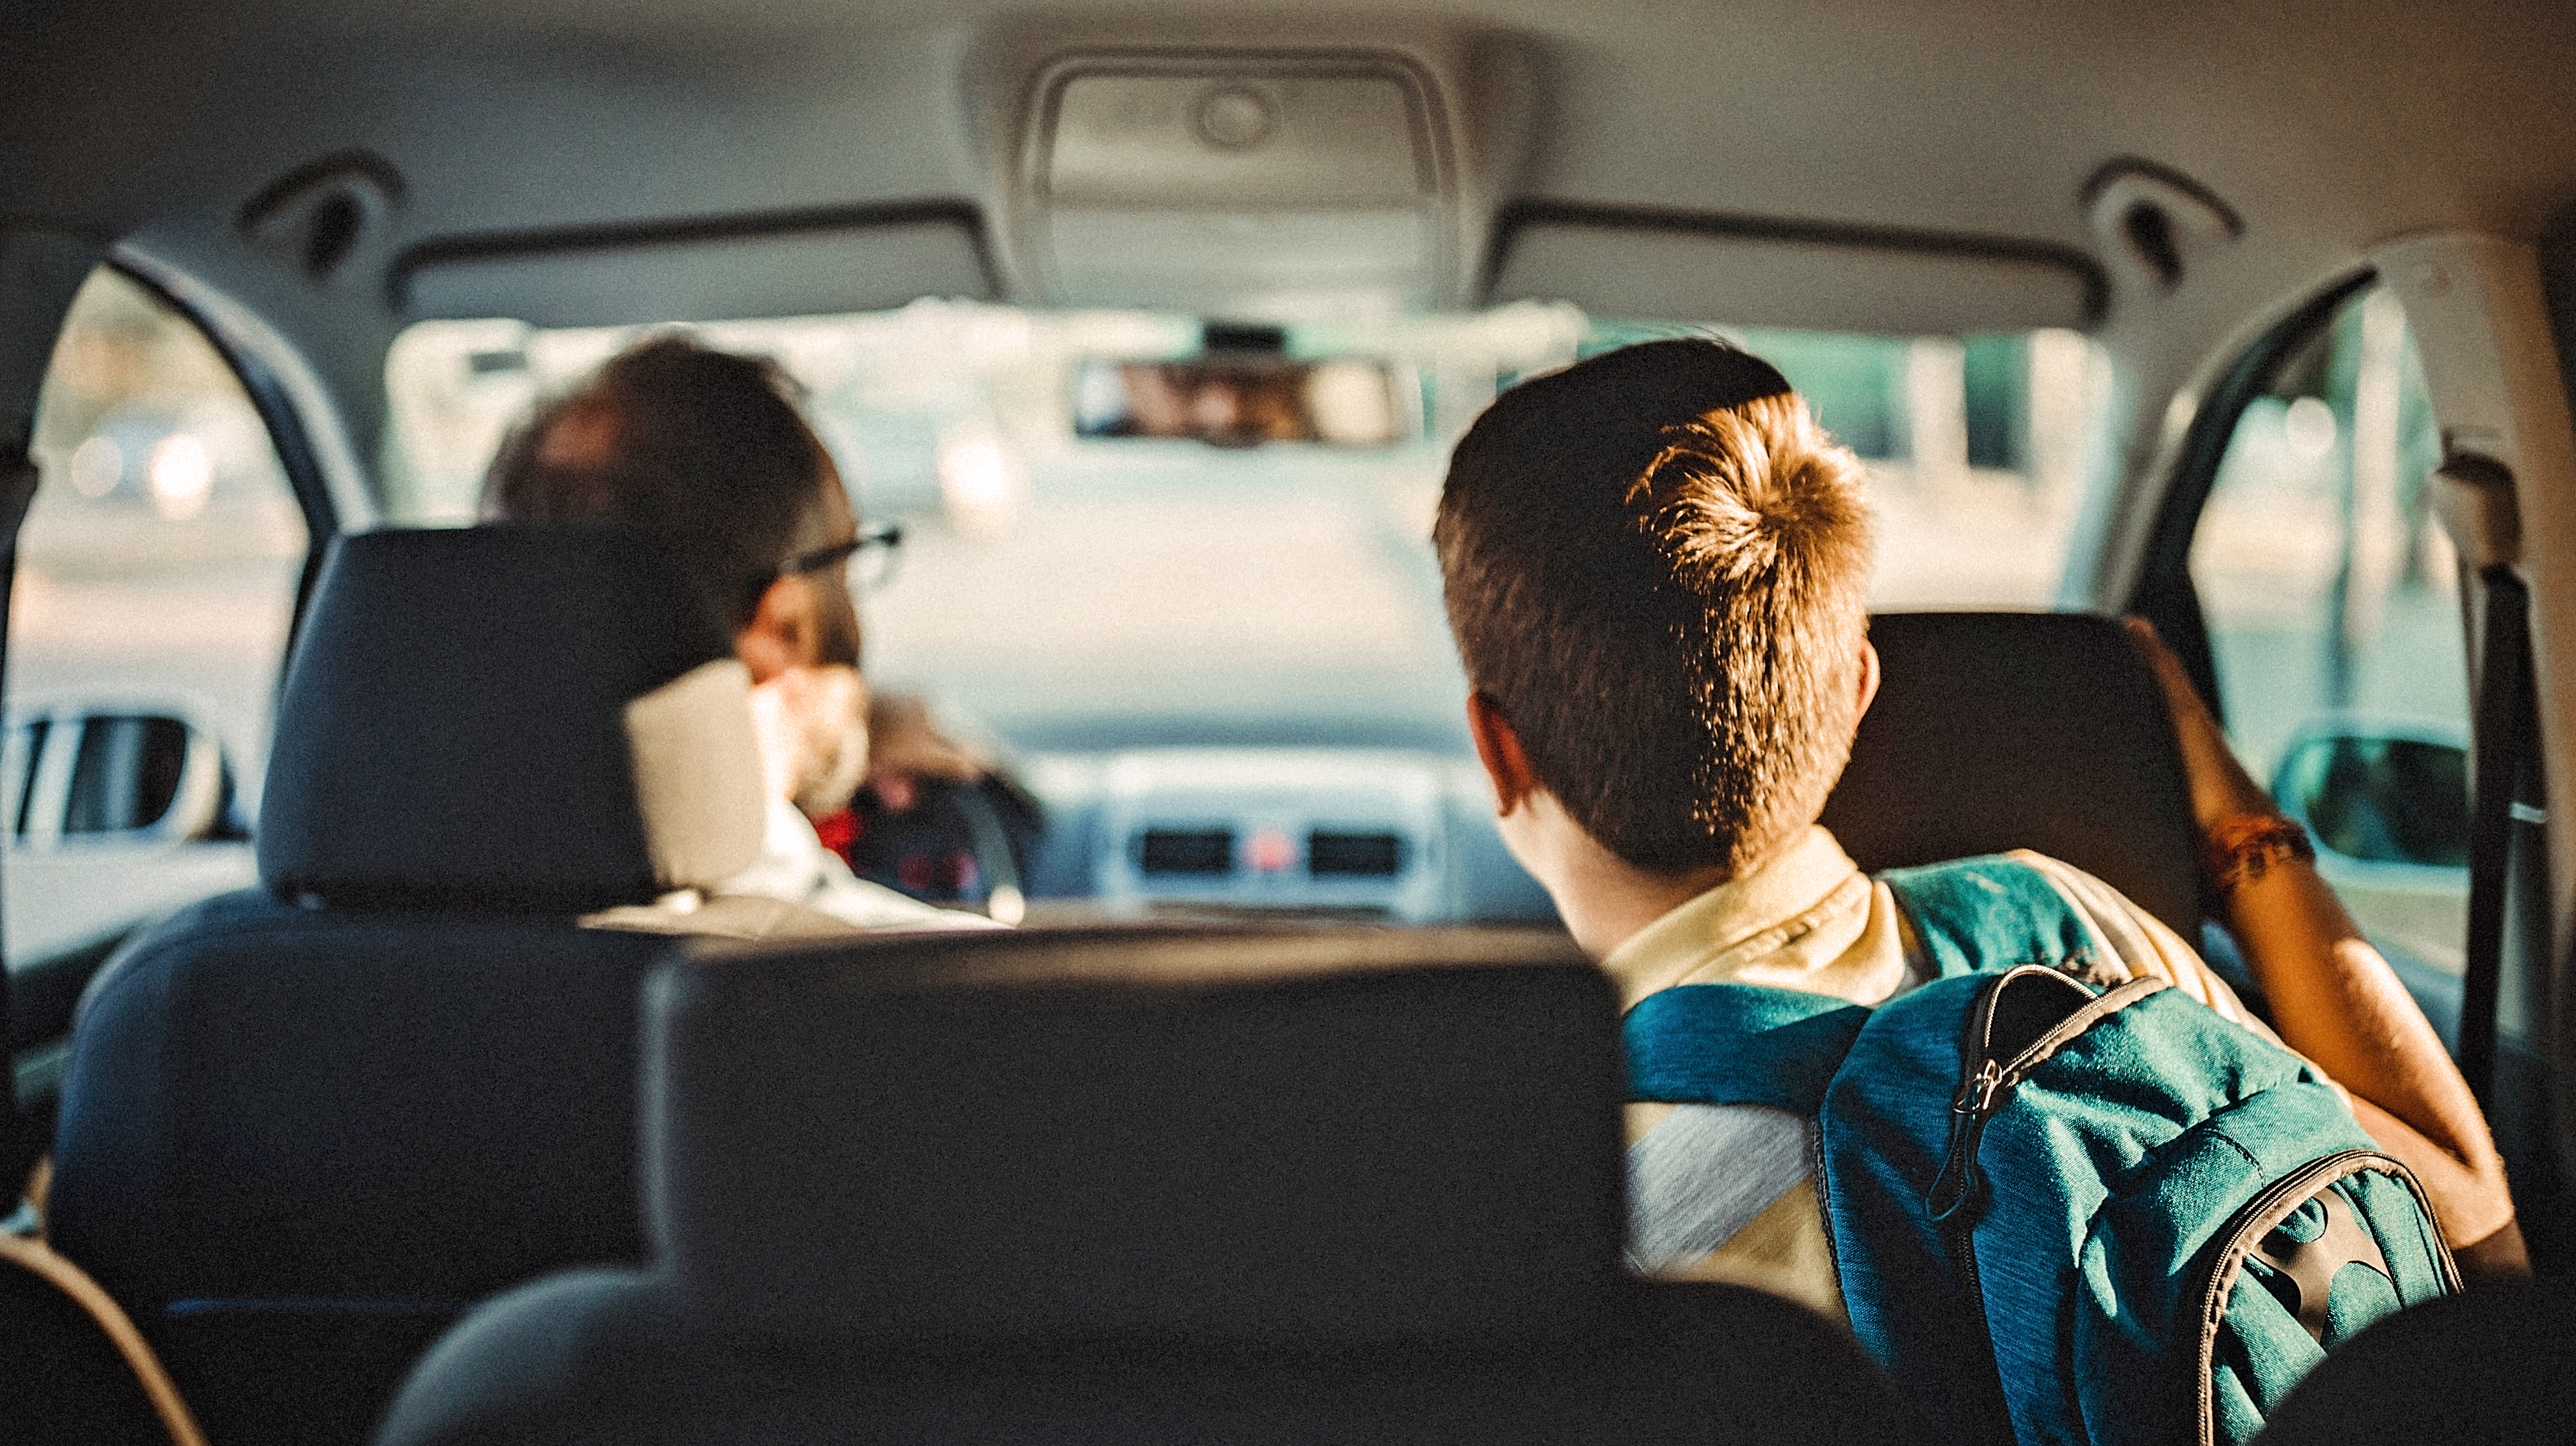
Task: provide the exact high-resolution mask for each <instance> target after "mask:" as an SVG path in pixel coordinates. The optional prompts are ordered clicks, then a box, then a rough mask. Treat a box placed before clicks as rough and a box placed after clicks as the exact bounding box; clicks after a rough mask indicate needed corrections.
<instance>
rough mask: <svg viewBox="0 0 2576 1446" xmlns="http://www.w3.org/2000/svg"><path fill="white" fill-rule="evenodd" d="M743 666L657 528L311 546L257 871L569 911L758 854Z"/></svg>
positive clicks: (340, 898) (711, 872) (739, 864)
mask: <svg viewBox="0 0 2576 1446" xmlns="http://www.w3.org/2000/svg"><path fill="white" fill-rule="evenodd" d="M748 688H749V681H748V678H747V676H746V675H745V674H744V672H743V668H742V665H741V664H740V663H739V662H737V661H735V660H734V657H733V652H732V648H731V646H730V643H729V641H728V640H727V639H726V638H725V637H724V635H723V632H722V630H721V628H720V627H719V626H718V625H717V624H716V622H715V621H714V620H713V619H711V618H708V617H707V616H706V615H705V612H704V609H703V607H702V606H701V605H700V604H699V603H698V602H697V601H696V600H695V598H694V596H693V595H692V594H691V593H690V591H689V590H688V588H687V586H686V584H685V583H684V582H683V581H682V579H681V576H680V574H679V572H678V571H677V570H676V568H675V567H674V566H673V564H672V563H671V562H670V560H669V559H668V557H667V556H666V555H665V554H664V552H663V551H662V549H661V548H660V547H659V546H657V545H656V544H655V543H654V542H653V541H652V540H651V539H650V538H649V537H647V536H645V535H644V534H642V533H640V532H636V531H632V530H630V529H625V528H614V527H516V526H510V527H476V528H470V529H461V530H460V529H448V530H438V531H387V532H371V533H364V534H360V535H355V536H348V537H341V538H337V539H335V540H333V542H332V543H331V545H330V550H329V551H328V552H327V553H326V554H325V555H324V560H323V565H322V574H321V578H320V580H319V582H318V583H317V584H316V586H315V589H314V593H313V599H312V602H311V604H310V606H309V607H308V609H307V611H306V613H305V616H304V623H303V627H302V630H301V632H300V634H299V636H298V637H297V639H296V643H295V651H294V656H293V659H292V660H291V662H290V663H289V664H288V667H287V673H286V686H285V690H284V692H283V693H282V695H281V696H280V698H279V700H278V716H277V739H276V743H275V744H274V746H273V747H272V748H271V750H270V753H269V765H268V786H267V790H266V793H265V795H264V797H263V799H262V801H261V808H260V824H259V867H260V874H261V876H262V877H263V878H265V879H266V880H267V881H268V883H269V885H270V886H271V887H272V888H274V889H275V890H277V891H278V892H279V893H280V894H282V895H284V896H286V897H290V898H295V897H302V896H312V897H315V898H318V899H319V900H321V901H323V902H326V903H331V904H338V905H346V906H350V907H384V906H401V907H430V908H476V909H501V910H557V911H564V912H581V911H585V910H590V909H596V908H601V907H604V906H607V905H611V904H623V903H633V902H638V901H641V900H647V899H651V898H653V897H654V896H655V895H657V894H659V893H662V892H664V891H666V890H670V889H676V888H685V887H697V886H703V885H706V884H712V883H714V882H716V881H718V880H720V879H723V878H726V877H728V876H730V875H732V874H735V873H738V872H740V871H741V870H742V869H743V868H745V867H747V866H749V865H750V864H751V862H752V861H753V860H754V859H755V858H757V857H758V854H759V849H760V836H761V827H762V822H763V803H762V789H761V784H760V766H759V756H758V753H757V751H756V744H755V743H754V741H753V735H752V730H751V716H750V709H749V701H748V699H749V693H748Z"/></svg>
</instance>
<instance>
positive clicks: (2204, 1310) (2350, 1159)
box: [2195, 1150, 2460, 1446]
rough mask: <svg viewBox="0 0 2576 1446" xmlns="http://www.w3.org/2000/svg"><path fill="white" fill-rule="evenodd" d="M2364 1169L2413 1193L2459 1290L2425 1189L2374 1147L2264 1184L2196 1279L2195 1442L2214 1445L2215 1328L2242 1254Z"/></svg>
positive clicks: (2448, 1282) (2448, 1277)
mask: <svg viewBox="0 0 2576 1446" xmlns="http://www.w3.org/2000/svg"><path fill="white" fill-rule="evenodd" d="M2364 1170H2378V1171H2381V1172H2383V1173H2385V1174H2389V1175H2393V1176H2395V1177H2397V1179H2398V1180H2400V1181H2402V1182H2403V1183H2404V1184H2405V1186H2406V1188H2407V1189H2408V1190H2409V1191H2411V1192H2413V1193H2414V1196H2415V1203H2416V1205H2417V1206H2419V1207H2420V1208H2421V1209H2422V1210H2423V1212H2424V1218H2425V1219H2426V1220H2428V1221H2434V1222H2436V1223H2435V1228H2434V1233H2433V1253H2434V1257H2435V1258H2436V1259H2437V1260H2438V1261H2439V1262H2440V1264H2441V1267H2442V1283H2443V1286H2444V1288H2445V1289H2446V1290H2447V1291H2448V1292H2449V1293H2450V1294H2453V1295H2457V1294H2458V1293H2459V1291H2460V1269H2459V1266H2458V1265H2457V1264H2456V1263H2454V1262H2453V1261H2452V1259H2451V1247H2450V1244H2449V1242H2447V1241H2445V1240H2443V1239H2442V1236H2441V1230H2440V1226H2439V1223H2438V1222H2439V1217H2438V1216H2436V1215H2434V1213H2433V1202H2432V1201H2431V1200H2429V1199H2427V1198H2426V1197H2425V1195H2424V1187H2423V1185H2422V1183H2421V1182H2419V1181H2417V1180H2416V1178H2415V1174H2414V1172H2413V1171H2411V1170H2409V1169H2407V1168H2406V1167H2405V1166H2404V1165H2402V1164H2400V1163H2398V1162H2397V1161H2396V1160H2393V1159H2390V1158H2389V1157H2388V1156H2386V1155H2383V1154H2381V1153H2379V1152H2378V1151H2376V1150H2339V1151H2337V1152H2335V1153H2334V1154H2331V1155H2327V1156H2325V1157H2323V1158H2321V1159H2317V1160H2312V1161H2310V1162H2308V1163H2307V1164H2305V1165H2302V1166H2300V1167H2299V1168H2298V1169H2296V1170H2293V1171H2291V1172H2290V1173H2289V1174H2287V1175H2284V1176H2282V1177H2281V1178H2280V1179H2278V1180H2275V1181H2273V1182H2272V1183H2271V1184H2270V1185H2267V1186H2265V1187H2264V1188H2263V1191H2262V1193H2261V1194H2258V1195H2256V1196H2255V1197H2254V1198H2253V1199H2251V1200H2249V1201H2247V1202H2245V1207H2244V1208H2243V1209H2241V1210H2239V1211H2237V1212H2236V1218H2235V1219H2234V1220H2232V1221H2230V1222H2228V1225H2227V1228H2226V1230H2225V1231H2223V1232H2221V1233H2220V1235H2219V1240H2220V1241H2221V1242H2222V1245H2221V1248H2220V1250H2219V1252H2218V1254H2217V1255H2215V1256H2214V1257H2212V1258H2211V1260H2210V1264H2209V1276H2208V1278H2207V1279H2206V1280H2205V1281H2203V1282H2202V1283H2201V1296H2200V1349H2199V1351H2198V1352H2197V1353H2196V1358H2195V1359H2196V1364H2197V1366H2198V1373H2197V1374H2198V1380H2197V1382H2196V1387H2195V1394H2196V1396H2197V1398H2198V1399H2199V1402H2200V1412H2199V1415H2200V1420H2199V1427H2198V1429H2199V1441H2200V1446H2217V1442H2218V1387H2217V1384H2216V1382H2215V1381H2214V1380H2213V1379H2212V1375H2213V1373H2214V1372H2215V1371H2216V1370H2217V1366H2218V1330H2219V1327H2220V1326H2222V1325H2224V1324H2225V1323H2226V1320H2227V1306H2228V1302H2229V1301H2230V1300H2231V1299H2232V1298H2233V1297H2234V1293H2235V1292H2234V1289H2233V1287H2234V1283H2235V1282H2236V1281H2237V1280H2238V1279H2240V1278H2241V1276H2242V1273H2243V1271H2244V1267H2245V1257H2246V1256H2247V1255H2249V1254H2251V1253H2252V1252H2253V1249H2254V1246H2255V1243H2256V1242H2258V1241H2260V1240H2261V1239H2262V1238H2263V1237H2264V1236H2265V1235H2267V1234H2269V1233H2270V1232H2271V1230H2272V1227H2274V1226H2276V1225H2278V1224H2280V1223H2281V1222H2282V1220H2284V1219H2286V1218H2287V1217H2288V1216H2289V1213H2290V1211H2291V1210H2293V1209H2295V1208H2296V1207H2297V1206H2298V1205H2299V1203H2300V1202H2301V1201H2304V1200H2306V1199H2308V1198H2310V1197H2311V1196H2314V1195H2316V1194H2317V1193H2318V1192H2320V1191H2323V1190H2326V1189H2328V1188H2331V1187H2332V1186H2333V1185H2334V1183H2335V1182H2336V1181H2338V1180H2341V1179H2343V1178H2344V1177H2346V1176H2348V1175H2358V1174H2360V1173H2361V1172H2362V1171H2364Z"/></svg>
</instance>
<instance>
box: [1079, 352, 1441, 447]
mask: <svg viewBox="0 0 2576 1446" xmlns="http://www.w3.org/2000/svg"><path fill="white" fill-rule="evenodd" d="M1398 380H1399V379H1398V378H1397V376H1396V374H1395V369H1394V368H1392V367H1390V366H1388V365H1387V364H1386V363H1384V362H1379V361H1364V360H1357V359H1353V358H1348V357H1339V358H1334V359H1332V360H1330V361H1320V362H1307V361H1295V360H1291V359H1289V358H1288V357H1285V356H1281V355H1277V354H1275V353H1263V352H1252V351H1246V352H1208V353H1205V354H1203V355H1201V356H1198V357H1194V358H1191V359H1189V360H1187V361H1111V360H1105V359H1099V358H1094V359H1091V360H1087V361H1085V362H1083V363H1082V365H1081V367H1080V369H1079V371H1078V372H1077V373H1076V377H1075V383H1074V406H1073V415H1074V430H1075V432H1076V433H1077V434H1079V435H1081V436H1084V437H1171V438H1181V439H1186V440H1190V441H1198V442H1206V443H1209V444H1210V445H1213V446H1219V447H1257V446H1261V445H1263V444H1265V443H1271V442H1321V443H1325V444H1327V445H1332V446H1343V447H1382V446H1386V445H1387V444H1389V443H1392V442H1397V441H1401V440H1403V439H1404V437H1405V436H1406V435H1408V433H1409V432H1410V430H1411V428H1409V427H1408V426H1407V425H1406V422H1407V420H1408V418H1407V417H1406V415H1405V412H1404V410H1403V408H1402V406H1401V405H1400V399H1401V397H1402V396H1403V392H1402V390H1401V389H1400V388H1399V386H1398ZM1417 410H1418V407H1417Z"/></svg>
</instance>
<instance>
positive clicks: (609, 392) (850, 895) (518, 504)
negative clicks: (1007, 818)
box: [483, 335, 990, 929]
mask: <svg viewBox="0 0 2576 1446" xmlns="http://www.w3.org/2000/svg"><path fill="white" fill-rule="evenodd" d="M483 517H484V520H486V521H490V522H533V523H570V522H622V523H627V524H630V525H633V526H637V527H641V528H643V529H645V530H646V531H648V532H651V533H653V534H655V535H656V536H658V537H660V538H661V539H662V540H663V542H664V543H665V544H666V545H667V546H669V547H670V548H671V550H672V552H673V554H674V555H675V556H676V557H677V559H678V560H679V562H680V565H681V568H682V570H683V571H684V572H686V573H687V574H688V577H689V580H690V582H691V583H692V584H693V585H694V586H695V587H696V589H697V590H698V592H699V593H700V595H701V596H703V597H705V598H706V599H707V600H708V603H709V605H710V607H711V608H712V609H713V610H714V611H715V613H716V614H717V615H718V616H719V617H721V618H722V619H723V620H724V622H725V625H726V627H727V629H728V630H729V631H730V632H731V633H732V636H733V640H734V652H735V653H736V654H737V655H738V656H739V657H740V658H741V659H742V661H743V664H744V666H745V667H746V668H748V669H749V670H750V673H751V681H752V718H753V724H754V729H755V732H756V734H757V736H758V739H759V743H760V753H761V765H762V774H763V779H764V782H765V783H766V784H767V786H768V793H769V820H768V826H767V832H766V834H765V836H764V839H763V844H762V856H761V858H760V860H759V862H757V863H755V864H753V865H752V866H751V867H750V868H749V869H747V870H745V871H744V872H743V873H742V874H740V875H738V876H736V877H735V878H733V879H731V880H728V881H727V882H726V883H725V884H724V885H723V886H722V887H721V888H719V889H718V890H717V892H718V893H721V894H752V895H759V896H763V897H768V898H774V899H781V900H785V901H787V902H789V903H794V904H800V905H803V906H805V907H806V908H809V909H812V910H815V911H817V912H820V913H823V914H826V915H829V916H831V917H832V918H834V919H837V920H839V921H841V922H842V923H843V924H846V925H849V926H851V927H853V928H858V929H921V928H955V927H976V926H983V925H988V924H989V922H990V921H988V920H984V919H981V918H978V917H976V916H973V915H968V914H961V913H957V912H954V911H951V910H946V909H937V908H933V907H931V906H930V905H927V904H923V903H920V902H918V901H916V900H913V899H909V898H906V897H905V896H903V895H901V894H898V893H896V892H894V891H893V890H891V889H887V888H883V887H880V886H878V885H876V884H872V883H868V882H866V881H864V880H862V879H859V878H857V877H856V876H855V875H853V874H852V873H851V872H850V869H849V866H848V865H847V864H846V863H845V862H844V861H843V860H842V859H841V857H840V856H839V855H838V854H837V853H835V852H833V851H832V850H830V849H828V848H826V847H824V845H823V843H822V841H821V839H820V838H819V837H818V836H817V835H816V833H815V828H814V820H817V819H832V818H834V817H835V816H837V815H839V814H841V813H842V811H843V810H845V809H846V808H847V807H848V806H849V803H850V800H851V798H852V796H853V795H854V794H855V792H856V791H857V789H858V788H859V787H860V785H861V784H862V783H866V784H868V785H869V786H871V787H874V788H875V789H877V790H878V793H879V796H880V797H882V798H884V799H885V800H886V801H887V802H888V803H889V804H890V805H891V806H895V807H897V808H900V807H902V806H903V805H904V804H905V803H906V802H907V801H908V800H909V799H910V798H911V797H912V796H913V795H914V793H915V791H916V788H917V785H918V784H919V783H921V782H923V781H926V780H943V781H953V782H961V783H971V782H974V781H976V780H978V779H980V778H981V777H983V774H984V766H983V763H982V762H981V760H979V759H977V758H975V757H974V756H973V755H971V754H969V753H968V752H966V751H965V750H964V749H962V748H959V747H958V746H957V745H956V744H954V743H952V742H950V741H949V740H948V739H946V738H945V737H943V736H941V735H940V734H939V733H938V731H937V730H936V729H934V728H933V727H932V726H931V725H930V722H929V715H928V712H927V710H926V709H924V708H923V707H922V706H921V705H920V703H919V701H918V700H915V699H910V698H901V697H886V698H875V699H872V698H871V696H870V693H869V690H868V685H867V680H866V679H865V678H864V677H863V676H861V674H860V672H859V666H858V665H859V641H860V638H859V615H858V608H857V605H856V603H855V601H854V599H853V597H852V595H851V591H850V586H849V581H848V577H847V569H846V567H845V564H846V562H847V561H848V560H849V559H850V558H852V557H853V556H855V555H856V554H857V553H858V552H860V551H861V550H862V549H864V548H866V547H868V546H871V545H885V544H884V543H883V542H882V541H879V540H876V539H871V538H869V537H867V536H865V535H863V534H861V532H860V531H859V527H858V519H857V518H856V517H855V516H854V515H853V514H852V512H851V510H850V501H849V495H848V493H847V492H846V491H845V490H844V489H843V487H842V485H841V477H840V473H839V471H838V470H837V469H836V468H834V466H833V465H832V458H831V455H830V454H829V453H828V452H827V451H825V450H824V447H823V443H822V440H821V439H820V438H819V437H817V436H816V435H815V433H814V430H813V428H812V427H811V426H809V425H807V423H806V421H805V418H804V416H803V414H802V413H801V412H799V411H798V409H797V405H796V384H795V383H794V382H793V381H792V380H791V379H790V378H789V377H788V376H787V375H786V374H785V373H784V372H782V371H781V370H780V369H779V368H778V366H777V365H776V364H775V363H774V362H771V361H769V360H767V359H765V358H759V357H747V356H737V355H735V354H733V353H730V352H722V351H716V350H713V349H711V348H709V347H706V346H702V345H700V344H699V343H698V342H696V341H693V340H691V339H689V338H687V337H685V336H676V335H665V336H658V337H654V338H652V339H650V340H647V341H644V342H642V343H640V344H638V345H636V346H634V347H631V348H629V349H627V350H626V351H624V352H621V353H619V354H618V355H617V356H615V357H612V358H611V359H609V361H607V362H606V363H605V364H603V365H602V366H601V367H600V368H599V370H598V371H596V372H594V373H592V374H591V375H590V377H589V378H588V379H586V380H585V381H583V382H582V383H581V385H579V386H578V387H576V388H574V389H573V390H572V391H571V392H568V393H566V394H565V395H563V396H561V397H557V398H555V399H553V400H552V401H549V402H546V403H543V404H541V405H540V406H539V407H538V408H537V409H536V411H535V412H534V413H533V414H531V415H530V416H529V417H528V419H527V420H526V421H525V422H523V423H521V424H520V425H519V427H518V428H517V429H516V430H515V431H514V432H512V433H511V435H510V437H509V438H508V440H506V441H505V442H503V444H502V446H501V450H500V453H499V455H498V456H496V457H495V458H494V459H493V462H492V468H491V471H490V472H489V474H487V476H486V477H485V479H484V484H483Z"/></svg>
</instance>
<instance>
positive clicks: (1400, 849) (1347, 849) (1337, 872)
mask: <svg viewBox="0 0 2576 1446" xmlns="http://www.w3.org/2000/svg"><path fill="white" fill-rule="evenodd" d="M1403 870H1404V840H1403V839H1401V838H1398V837H1397V836H1396V835H1394V834H1391V833H1331V832H1327V831H1326V830H1323V829H1317V830H1316V831H1315V832H1313V833H1310V834H1308V835H1306V871H1307V872H1308V873H1311V874H1314V875H1316V876H1317V877H1319V878H1320V877H1325V876H1328V875H1330V876H1335V877H1341V878H1372V879H1387V878H1393V877H1395V875H1397V874H1399V873H1401V872H1403Z"/></svg>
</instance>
